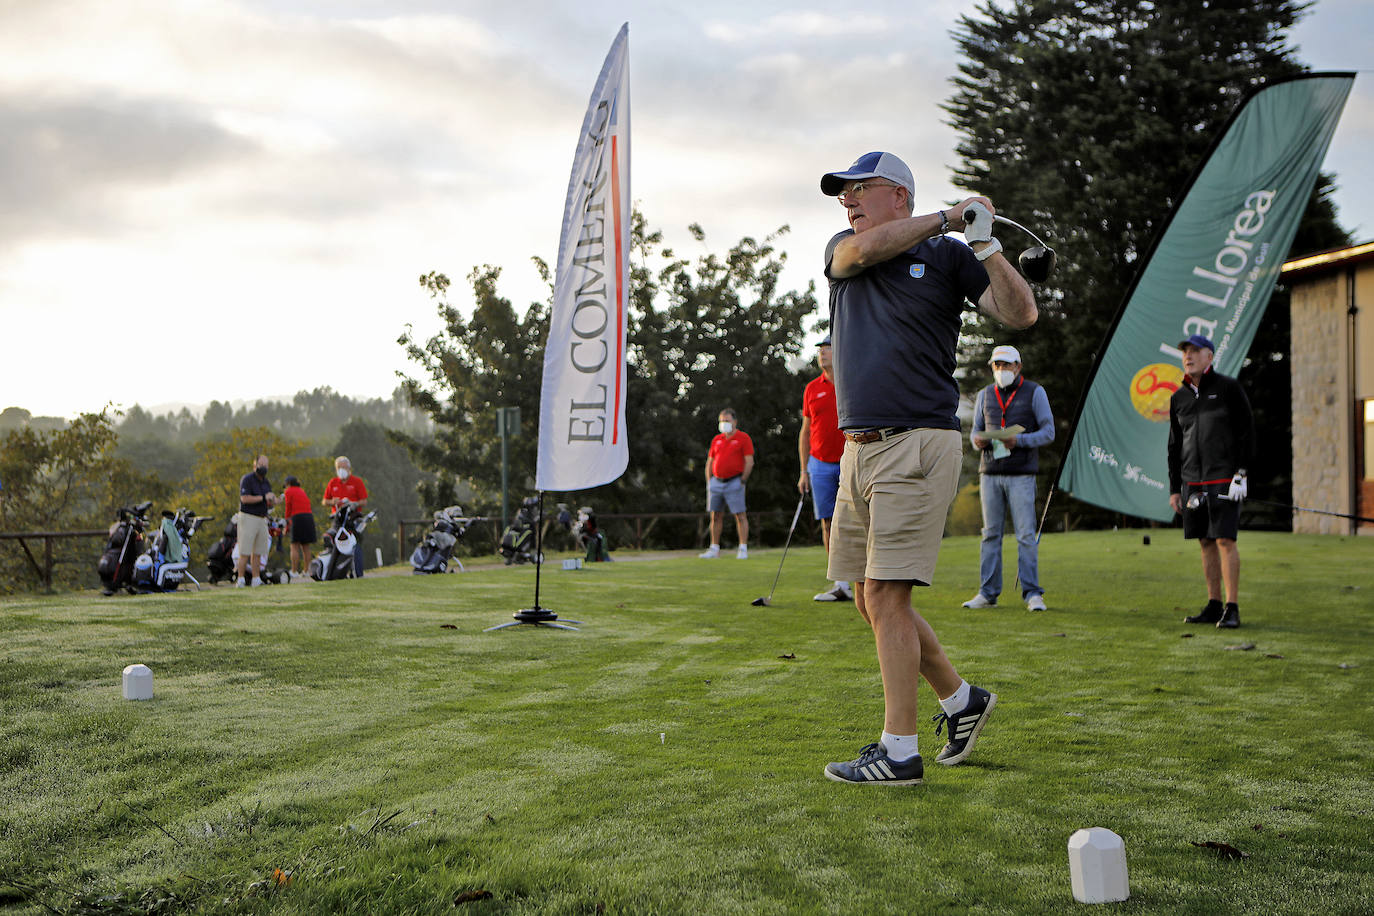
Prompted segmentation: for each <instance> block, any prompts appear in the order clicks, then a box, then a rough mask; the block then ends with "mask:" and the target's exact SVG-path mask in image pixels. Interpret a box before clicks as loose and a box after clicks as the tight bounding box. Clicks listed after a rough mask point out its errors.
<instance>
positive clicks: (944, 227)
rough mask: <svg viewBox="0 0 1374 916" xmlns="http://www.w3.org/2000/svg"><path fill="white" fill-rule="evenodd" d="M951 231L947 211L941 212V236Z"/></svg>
mask: <svg viewBox="0 0 1374 916" xmlns="http://www.w3.org/2000/svg"><path fill="white" fill-rule="evenodd" d="M948 231H949V217H948V216H945V211H944V210H941V211H940V234H941V235H944V234H945V233H946V232H948Z"/></svg>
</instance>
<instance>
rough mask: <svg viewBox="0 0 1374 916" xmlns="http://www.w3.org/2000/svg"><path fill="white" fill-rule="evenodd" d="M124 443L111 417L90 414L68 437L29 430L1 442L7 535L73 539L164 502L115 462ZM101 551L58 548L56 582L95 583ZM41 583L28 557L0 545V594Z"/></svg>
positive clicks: (84, 543) (148, 481)
mask: <svg viewBox="0 0 1374 916" xmlns="http://www.w3.org/2000/svg"><path fill="white" fill-rule="evenodd" d="M116 439H117V436H116V434H115V430H114V424H113V421H112V419H111V417H110V415H109V413H108V412H107V411H101V412H100V413H98V414H91V413H87V414H82V415H81V416H79V417H77V418H76V419H75V420H73V421H72V422H71V423H68V424H66V425H65V426H64V427H63V428H61V429H55V430H43V429H37V428H34V427H32V426H23V427H20V428H18V429H12V430H10V431H9V432H7V433H6V434H5V435H4V436H3V438H0V480H3V481H4V485H5V490H4V498H3V499H0V530H5V531H13V532H22V531H73V530H82V529H94V528H103V527H105V526H106V525H108V524H109V522H110V519H111V518H112V517H113V515H114V511H115V509H116V508H118V507H119V506H122V505H128V504H131V503H134V502H137V501H139V500H141V499H150V498H151V499H157V498H160V497H161V496H163V495H165V492H166V488H165V486H164V485H162V484H161V483H160V482H159V481H157V480H156V479H155V478H153V477H150V476H148V475H145V474H141V473H140V472H139V471H137V470H136V469H134V468H133V467H132V466H131V465H129V463H128V462H126V461H123V460H121V459H119V458H116V457H115V456H114V446H115V442H116ZM103 546H104V545H103V544H101V545H99V546H96V545H95V544H94V543H93V542H92V541H90V540H84V539H83V540H63V541H58V542H56V543H55V548H54V555H55V557H56V560H57V566H56V571H55V574H54V579H55V581H61V582H63V583H65V584H68V585H71V584H75V583H77V582H81V581H89V580H93V578H94V571H95V563H96V559H97V557H98V556H99V550H100V547H103ZM34 583H35V577H34V575H33V572H32V570H31V569H30V567H29V565H28V562H27V559H26V558H25V557H24V554H23V552H22V549H21V548H20V547H19V546H18V545H17V544H16V543H14V542H12V541H5V542H0V590H4V591H10V590H13V589H16V588H31V587H32V586H33V585H34Z"/></svg>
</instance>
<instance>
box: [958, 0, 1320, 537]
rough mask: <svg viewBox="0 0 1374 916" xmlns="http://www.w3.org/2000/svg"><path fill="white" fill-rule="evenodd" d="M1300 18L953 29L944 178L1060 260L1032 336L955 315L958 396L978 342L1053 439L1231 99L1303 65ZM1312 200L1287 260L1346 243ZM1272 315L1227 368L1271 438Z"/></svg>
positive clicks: (1275, 412) (971, 23)
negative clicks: (1001, 359) (986, 200)
mask: <svg viewBox="0 0 1374 916" xmlns="http://www.w3.org/2000/svg"><path fill="white" fill-rule="evenodd" d="M1306 7H1307V4H1306V3H1303V2H1293V0H1256V2H1250V3H1236V2H1220V3H1208V4H1198V3H1194V2H1191V0H1015V2H1012V3H1009V4H1006V5H1005V6H1000V5H996V4H993V3H991V2H988V3H984V4H982V5H980V6H978V7H977V8H976V10H975V13H974V15H966V16H962V17H960V19H959V25H958V28H957V29H956V30H955V32H954V38H955V41H956V42H957V44H958V45H959V48H960V50H961V51H962V53H963V55H964V60H963V62H962V63H961V64H960V66H959V70H960V73H961V75H960V76H959V77H957V78H956V79H955V80H954V84H955V87H956V89H955V92H954V94H953V95H952V97H951V98H950V99H949V100H948V101H947V102H946V104H945V106H944V107H945V110H946V111H947V112H949V114H950V118H951V123H952V124H953V125H954V127H955V128H956V129H957V130H958V131H959V132H960V134H961V135H962V139H961V141H960V143H959V146H958V152H959V155H960V156H961V157H962V160H963V165H962V166H961V167H959V168H957V169H956V170H955V174H954V179H955V182H956V183H957V184H958V185H959V186H961V187H963V188H966V189H968V190H970V191H976V192H977V193H982V194H986V195H988V196H989V197H991V198H992V200H993V202H994V203H995V204H996V205H997V207H998V209H999V211H1002V212H1004V213H1006V214H1008V215H1009V216H1011V217H1012V218H1014V219H1018V220H1020V221H1021V222H1024V223H1026V224H1027V225H1029V226H1031V227H1032V228H1035V229H1036V230H1037V231H1038V232H1040V233H1041V235H1043V236H1045V237H1046V238H1048V239H1050V240H1051V241H1052V242H1053V244H1054V245H1055V246H1056V249H1057V250H1058V252H1059V268H1058V269H1057V271H1056V273H1055V275H1054V276H1053V277H1052V278H1051V279H1050V282H1049V283H1048V284H1046V285H1045V286H1042V287H1040V288H1039V289H1038V290H1037V299H1038V301H1039V303H1040V305H1041V317H1040V321H1039V322H1038V323H1037V325H1036V326H1035V327H1034V328H1032V329H1030V330H1028V331H1022V332H1010V331H1006V330H1005V329H1001V328H1000V327H998V326H995V325H993V324H991V323H990V322H988V321H987V320H986V319H984V318H982V317H971V318H970V323H969V325H968V328H967V331H968V334H967V336H966V338H965V340H964V344H963V351H964V352H963V354H962V357H963V361H964V362H965V363H966V364H968V365H971V366H974V367H977V368H975V369H974V370H973V371H970V372H968V373H967V374H966V375H965V378H964V388H965V390H966V391H969V392H972V391H974V390H976V389H977V388H979V387H981V386H983V385H985V384H986V383H987V377H986V372H984V371H982V367H983V366H984V365H985V362H986V359H987V356H988V354H989V351H990V349H991V346H992V345H993V344H994V342H995V343H1011V344H1014V345H1015V346H1016V347H1017V348H1018V349H1019V350H1020V351H1021V352H1022V354H1023V355H1024V362H1025V364H1026V368H1027V373H1028V374H1029V375H1031V376H1032V377H1034V378H1035V379H1037V380H1038V381H1041V382H1043V383H1044V384H1045V386H1046V388H1047V390H1048V391H1049V393H1050V396H1051V399H1052V402H1053V403H1054V406H1055V410H1056V416H1057V420H1058V422H1059V424H1060V436H1059V442H1060V443H1061V444H1062V443H1063V442H1064V441H1065V440H1066V438H1067V433H1068V425H1069V423H1070V421H1071V420H1072V417H1073V410H1074V407H1075V406H1076V404H1077V401H1078V398H1079V395H1080V392H1081V391H1082V389H1083V385H1084V383H1085V381H1086V379H1087V377H1088V374H1089V371H1090V370H1091V367H1092V365H1093V362H1094V360H1095V358H1096V356H1097V350H1098V348H1099V346H1100V344H1101V342H1102V339H1103V334H1104V332H1105V329H1106V328H1107V327H1109V326H1110V324H1111V320H1112V318H1113V316H1114V315H1115V313H1116V311H1117V309H1118V308H1119V307H1120V304H1121V302H1122V300H1123V298H1124V296H1125V293H1126V290H1127V288H1128V287H1129V285H1130V282H1131V280H1132V278H1133V276H1134V275H1135V273H1136V271H1137V270H1138V268H1139V267H1140V259H1141V258H1142V257H1143V256H1144V254H1145V252H1146V251H1147V250H1148V248H1149V247H1150V245H1151V243H1152V241H1153V239H1154V237H1155V235H1156V234H1157V233H1158V232H1159V231H1160V229H1161V228H1162V226H1163V223H1164V221H1165V220H1166V219H1167V218H1168V215H1169V213H1170V212H1171V211H1172V209H1173V207H1174V206H1175V204H1176V203H1177V202H1178V195H1179V194H1181V193H1182V191H1183V189H1184V188H1185V186H1186V184H1187V181H1188V178H1189V177H1190V175H1191V174H1192V173H1193V172H1194V171H1195V170H1196V168H1197V167H1198V166H1199V165H1200V161H1201V158H1202V156H1203V154H1204V153H1205V152H1206V150H1207V148H1208V147H1209V145H1210V144H1211V143H1212V141H1213V139H1214V138H1215V136H1216V135H1217V133H1218V132H1219V130H1220V129H1221V127H1222V125H1223V124H1224V123H1225V121H1226V119H1227V118H1229V117H1230V115H1231V114H1232V112H1233V111H1234V110H1235V108H1236V107H1237V105H1238V104H1239V103H1240V101H1241V100H1242V99H1243V97H1244V96H1245V95H1246V93H1247V92H1248V91H1250V90H1251V89H1252V88H1253V87H1255V86H1258V85H1260V84H1262V83H1264V82H1266V81H1269V80H1273V79H1275V78H1279V77H1284V76H1289V75H1292V74H1295V73H1299V72H1301V71H1302V70H1303V69H1304V68H1303V66H1302V65H1301V64H1300V63H1299V62H1298V61H1297V59H1296V57H1295V51H1294V49H1293V48H1292V46H1291V45H1290V44H1289V43H1288V37H1287V33H1288V31H1289V30H1290V29H1291V28H1292V26H1293V25H1294V23H1295V22H1296V21H1297V20H1298V18H1299V16H1300V15H1301V14H1302V12H1303V10H1304V9H1306ZM1329 193H1330V185H1329V181H1326V180H1324V181H1323V182H1322V183H1321V184H1319V186H1318V188H1317V189H1315V190H1314V192H1313V200H1312V203H1311V204H1310V206H1309V209H1308V213H1307V217H1306V219H1305V221H1304V223H1303V227H1302V229H1301V231H1300V233H1299V236H1298V238H1297V240H1296V241H1295V243H1294V248H1293V253H1300V252H1304V251H1311V250H1319V249H1321V248H1325V247H1331V245H1333V244H1341V243H1343V242H1344V241H1345V240H1346V237H1345V235H1344V233H1343V232H1342V231H1341V229H1340V227H1339V226H1338V225H1337V224H1336V222H1335V218H1334V213H1333V210H1332V207H1331V203H1330V198H1329ZM1283 305H1284V303H1283V302H1275V303H1274V304H1273V305H1271V307H1270V308H1269V309H1268V311H1267V313H1266V317H1265V320H1264V322H1263V323H1262V326H1261V328H1260V330H1259V333H1258V335H1257V337H1256V341H1255V343H1254V345H1253V346H1252V349H1251V358H1250V360H1249V361H1248V362H1247V365H1246V367H1245V368H1244V369H1243V370H1242V371H1241V373H1240V375H1241V379H1242V382H1244V383H1245V384H1246V386H1247V388H1248V389H1249V391H1250V394H1251V400H1252V401H1253V402H1255V403H1256V404H1263V405H1264V409H1266V410H1272V415H1269V416H1266V417H1265V422H1266V423H1267V424H1268V427H1267V428H1268V429H1269V431H1270V435H1274V436H1284V433H1285V431H1286V430H1287V429H1288V423H1289V417H1288V406H1287V405H1288V399H1287V376H1288V372H1287V364H1286V358H1285V354H1286V352H1287V313H1286V309H1285V308H1284V307H1283ZM1281 441H1287V438H1286V436H1284V438H1283V439H1282V440H1281ZM1280 451H1286V450H1280ZM1059 458H1060V450H1059V449H1049V450H1046V451H1045V452H1042V461H1041V468H1042V470H1041V473H1042V475H1045V476H1047V477H1050V478H1052V477H1053V475H1054V474H1055V473H1057V470H1058V462H1059ZM1260 472H1263V473H1267V474H1268V476H1269V478H1270V480H1269V483H1270V484H1271V486H1272V485H1274V484H1277V485H1278V486H1282V480H1281V478H1282V477H1283V474H1284V473H1285V472H1283V471H1282V470H1281V469H1280V468H1278V467H1269V468H1266V469H1257V475H1256V480H1257V481H1258V482H1259V483H1260V485H1261V487H1263V486H1265V481H1264V480H1263V479H1262V477H1261V476H1260ZM1270 492H1274V490H1273V489H1272V488H1271V489H1270ZM1080 510H1081V513H1082V514H1084V515H1086V516H1089V517H1097V518H1099V519H1100V518H1105V517H1106V513H1104V512H1101V511H1099V510H1096V509H1095V508H1093V507H1089V506H1086V505H1085V504H1076V508H1075V511H1076V512H1079V511H1080Z"/></svg>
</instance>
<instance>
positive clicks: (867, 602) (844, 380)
mask: <svg viewBox="0 0 1374 916" xmlns="http://www.w3.org/2000/svg"><path fill="white" fill-rule="evenodd" d="M821 191H822V192H823V193H824V194H827V195H829V196H831V197H838V198H839V200H840V203H841V204H843V205H844V208H845V213H846V215H847V217H848V220H849V226H850V228H849V229H847V230H845V231H844V232H841V233H839V234H838V235H836V236H835V237H834V238H832V239H831V240H830V243H829V244H828V245H827V246H826V252H825V275H826V278H827V279H828V280H829V281H830V326H831V330H832V340H833V343H834V350H835V352H834V368H835V390H836V394H837V400H838V402H839V425H840V428H841V429H842V430H844V435H845V439H846V440H847V441H846V442H845V447H844V454H843V456H842V457H841V459H840V485H839V493H838V496H837V499H836V504H835V517H834V521H833V523H832V526H831V543H830V568H829V573H828V574H829V577H830V578H831V579H838V580H846V579H849V580H854V583H855V588H854V600H855V604H856V605H857V607H858V609H859V613H860V614H862V615H863V617H864V619H865V620H866V621H867V622H868V624H869V625H870V626H871V627H872V628H873V635H874V638H875V641H876V643H877V650H878V667H879V669H880V671H881V674H882V682H883V701H884V719H883V733H882V738H881V740H879V741H877V742H874V743H873V744H869V745H868V746H866V747H864V748H863V749H862V750H861V751H860V752H859V756H858V758H857V759H855V760H851V761H848V762H845V763H831V764H829V765H828V766H826V768H825V775H826V776H827V777H829V778H830V779H833V780H836V781H838V782H851V783H870V784H876V785H897V786H907V785H915V784H917V783H920V782H921V779H922V776H923V774H924V768H923V765H922V762H921V756H920V754H919V753H918V751H917V742H916V731H917V723H918V718H917V710H916V694H917V686H918V683H919V681H920V678H922V677H924V678H925V679H926V681H928V682H929V683H930V686H931V687H932V688H934V690H935V693H936V696H937V697H938V698H939V700H940V706H941V708H942V710H943V712H941V713H940V714H938V715H937V716H935V720H936V723H937V724H936V734H937V735H938V734H940V731H941V729H942V728H943V727H944V726H946V725H947V726H948V728H949V733H948V736H947V743H946V744H945V746H944V748H943V749H942V750H941V751H940V753H939V754H938V755H937V756H936V758H935V760H936V762H937V763H942V764H945V765H954V764H957V763H960V762H962V761H963V760H964V759H965V758H966V757H968V755H969V753H970V751H972V750H973V745H974V742H975V741H976V740H977V739H978V735H979V733H980V732H981V731H982V728H983V726H984V724H986V722H987V719H988V716H989V715H990V714H991V712H992V709H993V706H994V705H995V704H996V702H997V696H996V695H995V694H993V693H990V692H988V691H987V690H984V689H982V688H981V687H973V686H970V685H969V683H968V682H967V681H965V680H964V679H963V678H961V677H960V676H959V673H958V672H957V671H956V670H955V669H954V666H953V665H952V664H951V663H950V661H949V658H948V657H946V655H945V651H944V649H943V648H942V647H941V645H940V641H939V639H937V638H936V636H935V631H934V630H933V629H931V626H930V624H929V623H927V622H926V621H925V619H924V618H923V617H921V615H920V614H918V613H916V611H915V609H914V608H913V607H912V604H911V590H912V587H913V586H915V585H929V584H930V582H931V579H932V578H933V577H934V573H935V560H936V556H937V555H938V553H939V549H940V537H941V535H942V534H943V531H944V524H945V515H946V513H947V512H948V509H949V505H950V503H951V501H952V500H953V499H954V494H955V490H956V488H957V486H958V481H959V453H960V450H961V444H962V437H961V435H960V432H959V420H958V419H957V417H956V416H955V409H956V407H957V406H958V402H959V390H958V386H957V385H956V384H955V381H954V376H953V373H954V367H955V358H954V352H955V344H956V342H957V341H958V337H959V327H960V320H961V313H962V311H963V309H964V302H965V301H966V300H967V301H969V302H976V303H977V304H978V307H979V308H980V309H981V310H982V311H983V313H984V314H986V315H989V316H990V317H992V318H994V319H996V320H998V321H1000V322H1001V323H1002V324H1005V325H1007V326H1008V327H1012V328H1026V327H1029V326H1030V325H1032V324H1034V323H1035V320H1036V317H1037V311H1036V307H1035V298H1034V296H1033V295H1032V294H1031V291H1030V287H1029V286H1028V285H1027V284H1026V281H1025V280H1024V279H1023V278H1022V277H1021V275H1020V274H1018V273H1017V272H1016V269H1015V268H1013V267H1012V266H1011V264H1010V263H1008V262H1007V260H1006V259H1005V258H1003V257H1002V255H1001V254H1000V252H1001V248H1002V246H1001V243H1000V242H998V241H997V240H996V239H994V238H993V237H992V225H993V214H994V210H993V206H992V202H991V201H989V200H988V199H987V198H985V197H970V198H968V199H967V200H964V201H962V202H960V203H959V204H956V205H955V206H953V207H951V208H949V209H947V210H942V211H939V212H936V213H928V214H923V215H921V216H913V215H912V214H913V212H914V206H913V195H914V193H915V182H914V181H913V180H912V177H911V170H910V169H908V168H907V166H906V164H905V163H903V162H902V161H901V160H900V159H898V158H897V157H896V156H894V155H892V154H891V153H883V152H873V153H867V154H865V155H863V156H860V157H859V159H858V160H857V161H856V162H855V163H854V164H853V165H852V166H851V167H850V168H848V169H845V170H842V171H838V172H830V173H828V174H826V175H824V176H823V177H822V178H821ZM951 229H953V230H956V231H957V230H960V229H962V230H963V232H964V238H965V240H966V241H967V242H968V244H967V245H966V244H964V243H963V242H959V241H956V240H953V239H949V238H947V237H946V236H945V233H946V232H948V231H950V230H951ZM970 246H971V247H970Z"/></svg>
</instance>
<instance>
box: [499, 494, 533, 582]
mask: <svg viewBox="0 0 1374 916" xmlns="http://www.w3.org/2000/svg"><path fill="white" fill-rule="evenodd" d="M538 508H539V497H538V496H527V497H525V499H524V500H523V501H522V502H521V503H520V509H519V510H518V511H517V512H516V513H515V518H513V519H511V523H510V525H509V526H507V528H506V530H505V531H503V532H502V533H501V556H503V557H505V558H506V565H507V566H511V565H514V564H518V563H533V562H534V559H535V558H534V516H535V512H536V510H537V509H538ZM540 559H541V560H542V559H543V558H542V557H540Z"/></svg>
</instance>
